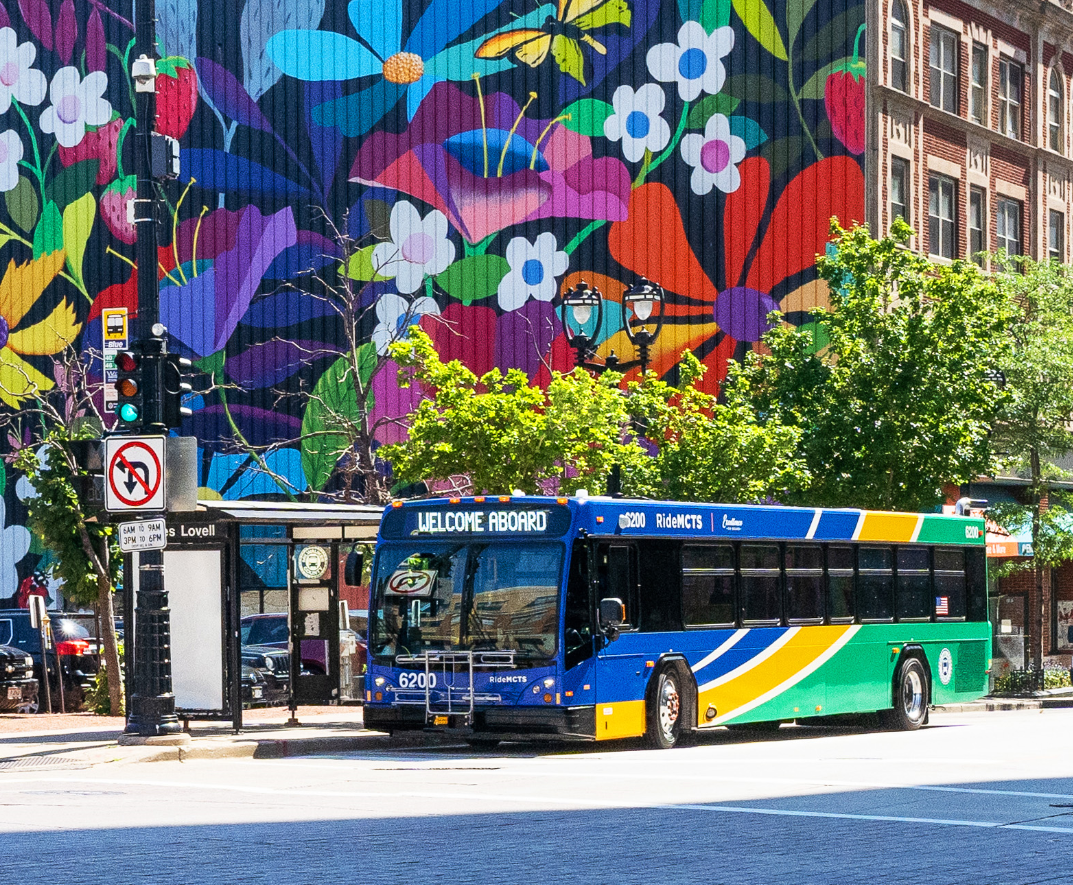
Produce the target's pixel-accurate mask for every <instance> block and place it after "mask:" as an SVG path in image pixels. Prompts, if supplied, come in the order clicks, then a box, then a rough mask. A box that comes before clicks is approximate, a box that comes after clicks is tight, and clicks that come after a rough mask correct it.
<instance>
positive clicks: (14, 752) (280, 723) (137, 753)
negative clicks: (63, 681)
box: [0, 707, 426, 772]
mask: <svg viewBox="0 0 1073 885" xmlns="http://www.w3.org/2000/svg"><path fill="white" fill-rule="evenodd" d="M297 718H298V723H299V724H298V725H288V724H287V722H288V720H289V719H290V711H289V710H287V709H286V708H280V707H274V708H268V709H257V710H247V711H246V712H245V714H244V727H243V729H242V731H241V732H239V733H237V734H236V733H235V731H234V730H233V729H232V727H231V724H230V723H229V722H205V721H200V720H191V721H190V731H189V741H188V743H186V745H179V746H173V745H168V741H167V739H160V740H161V743H159V744H158V743H153V741H156V740H157V739H150V743H149V744H139V745H133V746H132V745H122V744H121V743H120V738H121V736H122V734H123V726H124V721H123V720H122V719H121V718H116V717H102V716H94V715H93V714H91V713H69V714H66V715H61V714H52V715H49V714H39V715H36V716H19V715H16V714H0V772H3V771H10V770H12V769H19V770H22V769H27V768H35V769H36V768H45V767H48V768H53V767H63V768H87V767H90V766H92V765H99V764H102V763H106V762H107V763H119V764H125V763H131V762H159V761H168V760H173V761H183V760H187V759H224V758H236V757H247V758H251V757H257V758H271V757H283V756H302V755H307V754H310V753H339V752H346V751H349V750H356V749H363V748H368V749H372V748H374V747H375V748H385V747H387V746H388V742H389V741H390V738H389V737H388V735H386V734H383V733H381V732H374V731H365V729H364V726H363V723H362V715H361V707H302V708H300V709H299V710H298V716H297ZM425 738H426V736H425V735H420V736H414V737H412V738H410V739H409V742H410V743H412V742H414V741H416V742H418V743H423V742H424V741H425ZM392 743H394V742H392Z"/></svg>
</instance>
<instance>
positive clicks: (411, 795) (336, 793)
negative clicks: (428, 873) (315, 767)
mask: <svg viewBox="0 0 1073 885" xmlns="http://www.w3.org/2000/svg"><path fill="white" fill-rule="evenodd" d="M4 783H8V784H10V783H37V784H39V783H54V784H61V785H63V784H71V783H93V784H100V783H101V781H99V780H93V779H89V778H71V777H66V778H63V779H62V780H60V779H58V778H44V777H42V778H19V779H17V780H16V779H11V780H9V779H7V778H5V779H4ZM108 783H109V784H113V785H123V786H139V787H157V788H163V789H169V790H215V791H218V792H224V793H248V794H251V795H258V796H293V797H301V798H311V797H317V798H334V799H341V798H355V799H384V798H388V799H392V798H406V799H426V800H427V799H435V800H441V801H444V802H448V803H453V802H458V801H460V800H462V801H468V802H475V803H483V804H487V803H488V802H489V801H498V802H504V803H510V804H519V803H529V804H534V805H551V806H552V807H555V806H562V805H568V806H571V807H576V808H592V809H596V808H599V809H608V808H614V809H621V810H626V811H641V810H652V811H704V812H713V813H717V814H758V815H762V816H767V817H801V818H823V819H828V820H847V821H876V822H880V823H905V824H931V825H933V826H944V827H974V828H977V829H992V830H1026V831H1029V832H1039V833H1058V834H1063V835H1070V836H1073V827H1054V826H1044V825H1041V824H1024V823H1017V822H1013V823H1001V822H996V821H986V820H964V819H958V818H931V817H902V816H896V815H886V814H849V813H845V812H833V811H807V810H793V809H788V808H760V807H756V806H746V805H740V806H739V805H702V804H694V803H663V802H655V803H647V804H644V805H637V804H629V803H625V804H624V803H621V802H607V801H600V800H596V799H571V798H568V797H563V796H550V797H539V796H518V795H504V794H500V793H457V792H432V791H412V790H392V791H390V792H384V791H372V790H302V789H286V788H283V789H277V788H273V787H246V786H237V785H232V784H190V783H182V782H178V781H150V780H145V781H137V780H109V781H108ZM1039 795H1045V794H1039ZM743 801H747V800H743ZM423 810H424V811H428V810H429V809H427V808H425V809H423ZM452 813H460V812H452ZM420 816H422V817H424V816H428V815H420Z"/></svg>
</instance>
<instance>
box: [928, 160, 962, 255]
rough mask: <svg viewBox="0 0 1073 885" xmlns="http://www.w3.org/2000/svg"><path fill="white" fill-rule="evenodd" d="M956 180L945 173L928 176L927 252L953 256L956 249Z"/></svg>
mask: <svg viewBox="0 0 1073 885" xmlns="http://www.w3.org/2000/svg"><path fill="white" fill-rule="evenodd" d="M956 206H957V182H956V181H954V179H952V178H947V177H946V176H945V175H931V176H929V177H928V252H929V253H930V254H932V255H938V256H939V257H940V258H953V257H954V252H955V250H956V249H957V221H956V219H957V214H956Z"/></svg>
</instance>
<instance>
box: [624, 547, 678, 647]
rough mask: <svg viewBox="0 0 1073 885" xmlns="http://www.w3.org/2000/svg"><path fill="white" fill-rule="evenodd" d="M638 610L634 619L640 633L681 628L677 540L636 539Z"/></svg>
mask: <svg viewBox="0 0 1073 885" xmlns="http://www.w3.org/2000/svg"><path fill="white" fill-rule="evenodd" d="M637 546H638V553H639V563H638V565H639V568H640V585H641V586H640V599H639V601H640V612H639V613H638V616H637V617H636V618H635V619H634V620H635V621H636V623H637V627H638V629H639V630H641V631H642V632H646V633H656V632H659V631H661V630H681V629H682V599H681V588H680V585H679V582H678V575H679V569H680V565H679V550H680V547H681V545H680V544H679V543H678V542H677V541H655V540H653V541H639V542H638V545H637Z"/></svg>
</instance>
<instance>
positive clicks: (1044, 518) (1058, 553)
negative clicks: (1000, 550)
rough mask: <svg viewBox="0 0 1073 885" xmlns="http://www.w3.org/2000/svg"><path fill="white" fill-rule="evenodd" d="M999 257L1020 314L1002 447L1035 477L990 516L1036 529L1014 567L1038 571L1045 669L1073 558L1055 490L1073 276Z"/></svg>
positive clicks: (1070, 376)
mask: <svg viewBox="0 0 1073 885" xmlns="http://www.w3.org/2000/svg"><path fill="white" fill-rule="evenodd" d="M995 262H996V264H997V268H998V269H997V272H996V274H995V283H996V285H997V286H998V288H999V290H1000V291H1001V292H1002V293H1003V294H1004V295H1005V296H1006V297H1007V298H1008V299H1009V300H1010V302H1011V303H1012V304H1013V305H1014V306H1015V311H1014V313H1013V316H1012V318H1011V319H1010V322H1009V329H1008V332H1007V339H1008V342H1009V346H1008V347H1007V348H1006V349H1005V350H1004V351H1003V353H1002V357H1003V358H1002V361H1001V363H1000V368H1001V371H1002V377H1003V379H1004V383H1005V390H1004V393H1005V396H1004V398H1003V402H1002V410H1001V411H1000V413H999V419H998V421H997V423H996V425H995V436H994V444H995V448H996V450H997V451H998V453H999V459H1000V467H1001V471H1002V472H1003V473H1005V474H1012V475H1016V476H1024V477H1027V478H1028V481H1029V485H1028V488H1027V489H1026V492H1025V500H1024V503H1023V504H998V505H995V506H993V507H992V508H990V511H989V515H990V516H991V518H992V519H994V520H995V521H996V522H998V523H999V524H1000V525H1003V526H1004V527H1006V528H1008V529H1010V530H1012V531H1014V532H1018V531H1023V530H1024V528H1025V527H1026V526H1029V527H1031V532H1032V559H1031V561H1030V562H1027V563H1022V564H1018V563H1010V564H1008V566H1007V567H1006V570H1007V571H1009V570H1012V569H1015V568H1018V567H1020V568H1031V569H1032V571H1033V573H1034V579H1035V589H1036V600H1037V607H1036V609H1035V611H1034V612H1033V617H1032V620H1033V622H1034V623H1033V625H1032V628H1031V630H1030V632H1031V633H1032V634H1034V641H1033V645H1032V667H1033V669H1034V670H1037V671H1041V670H1042V669H1043V647H1044V643H1043V634H1044V629H1045V625H1047V624H1048V623H1049V619H1048V617H1047V613H1046V610H1045V608H1046V607H1045V603H1044V596H1043V585H1044V573H1045V571H1046V570H1048V569H1051V568H1054V567H1055V566H1057V565H1059V564H1060V563H1062V562H1065V561H1067V560H1069V559H1073V531H1071V528H1070V527H1071V525H1073V512H1071V511H1073V501H1071V500H1070V497H1069V496H1068V495H1065V494H1062V493H1061V492H1059V491H1058V490H1056V489H1054V488H1053V487H1052V483H1053V482H1054V481H1056V480H1068V479H1069V478H1070V474H1069V473H1068V472H1067V471H1065V470H1063V469H1061V468H1060V467H1059V466H1058V465H1057V463H1055V462H1057V461H1060V460H1063V459H1064V458H1067V457H1068V456H1069V455H1070V453H1073V277H1071V276H1070V269H1069V268H1068V267H1067V266H1065V265H1062V264H1059V263H1057V262H1052V261H1044V262H1039V261H1033V260H1032V259H1030V258H1024V257H1016V258H1013V257H1006V256H1001V255H1000V256H998V257H997V258H996V259H995Z"/></svg>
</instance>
